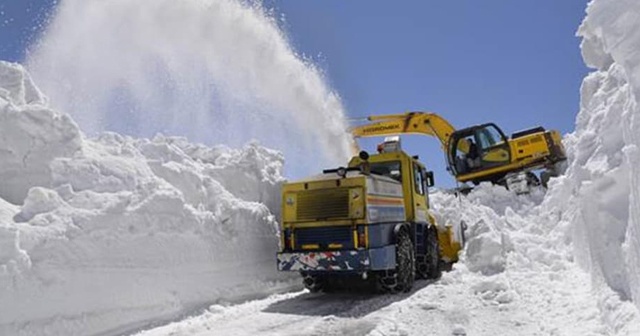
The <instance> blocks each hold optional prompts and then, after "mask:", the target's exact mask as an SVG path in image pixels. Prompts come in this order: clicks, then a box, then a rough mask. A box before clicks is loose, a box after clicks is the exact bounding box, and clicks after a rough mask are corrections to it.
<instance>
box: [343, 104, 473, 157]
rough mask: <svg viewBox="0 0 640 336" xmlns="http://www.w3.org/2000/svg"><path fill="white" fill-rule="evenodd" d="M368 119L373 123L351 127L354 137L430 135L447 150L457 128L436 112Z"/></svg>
mask: <svg viewBox="0 0 640 336" xmlns="http://www.w3.org/2000/svg"><path fill="white" fill-rule="evenodd" d="M366 120H367V121H371V123H369V124H365V125H360V126H355V127H352V128H351V134H352V135H353V137H354V138H356V139H357V138H362V137H374V136H387V135H400V134H422V135H429V136H433V137H436V138H437V139H438V140H440V144H441V145H442V148H443V150H444V151H445V152H446V151H447V149H448V148H449V140H450V138H451V134H453V132H455V128H453V126H451V124H450V123H449V122H448V121H447V120H445V119H444V118H442V117H441V116H439V115H437V114H435V113H426V112H407V113H404V114H387V115H377V116H369V117H367V118H366ZM465 144H466V143H465ZM461 150H463V151H464V152H465V153H466V152H467V151H468V149H467V148H461Z"/></svg>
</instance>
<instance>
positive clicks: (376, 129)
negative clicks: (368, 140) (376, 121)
mask: <svg viewBox="0 0 640 336" xmlns="http://www.w3.org/2000/svg"><path fill="white" fill-rule="evenodd" d="M399 128H400V125H389V126H376V127H370V128H365V129H363V130H362V133H373V132H380V131H393V130H395V129H399Z"/></svg>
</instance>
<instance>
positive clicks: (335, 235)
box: [295, 226, 353, 249]
mask: <svg viewBox="0 0 640 336" xmlns="http://www.w3.org/2000/svg"><path fill="white" fill-rule="evenodd" d="M295 237H296V246H298V247H300V246H302V245H308V244H309V245H313V244H318V246H319V247H320V248H321V249H326V248H327V247H328V246H329V244H340V245H342V248H343V249H349V248H353V231H352V230H351V227H350V226H329V227H317V228H307V229H297V230H296V231H295Z"/></svg>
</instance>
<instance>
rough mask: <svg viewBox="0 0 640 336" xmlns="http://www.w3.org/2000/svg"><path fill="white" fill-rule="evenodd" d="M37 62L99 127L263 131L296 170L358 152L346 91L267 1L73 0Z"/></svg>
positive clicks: (33, 57)
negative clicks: (295, 41) (301, 52)
mask: <svg viewBox="0 0 640 336" xmlns="http://www.w3.org/2000/svg"><path fill="white" fill-rule="evenodd" d="M28 68H29V70H30V71H31V73H32V75H33V77H34V78H35V79H36V80H37V82H38V83H40V86H41V87H42V89H43V90H44V92H47V93H48V94H49V96H50V99H51V104H52V106H53V107H54V108H57V109H60V110H62V111H65V112H68V113H71V114H72V116H73V117H74V119H75V120H76V121H77V122H78V123H79V124H80V125H81V127H82V129H83V130H84V131H85V132H87V133H89V134H96V133H97V132H101V131H115V132H119V133H123V134H129V135H133V136H143V137H151V136H153V135H155V134H156V133H157V132H160V133H165V134H170V135H184V136H187V137H188V138H189V139H191V140H193V141H199V142H204V143H207V144H214V143H225V144H229V145H232V146H239V145H242V144H244V143H245V142H247V141H250V140H252V139H257V140H259V141H260V142H261V143H262V144H264V145H267V146H270V147H274V148H277V149H280V150H282V151H283V152H284V153H285V155H286V156H287V157H289V158H291V162H292V164H291V166H290V168H288V169H291V168H293V167H294V164H293V163H295V171H290V172H289V173H293V175H299V174H307V173H309V172H310V170H317V169H319V168H320V167H319V165H321V166H327V165H336V164H340V163H344V160H345V159H346V158H347V155H348V154H349V149H350V147H349V145H350V140H349V137H348V136H347V134H346V132H345V130H346V122H345V118H344V111H343V106H342V103H341V101H340V97H339V96H338V95H337V94H336V93H334V92H332V91H331V89H330V88H329V87H328V86H327V85H326V83H325V81H324V79H323V76H322V74H321V72H320V71H319V70H318V69H317V68H316V67H315V66H313V65H311V64H309V63H308V62H305V61H304V60H302V59H301V58H300V57H298V56H297V55H296V53H295V52H294V50H292V48H291V46H290V45H289V43H288V41H287V39H286V37H285V35H284V34H283V32H282V31H280V30H279V29H278V26H277V23H276V22H275V20H274V19H273V17H272V16H270V15H267V14H266V12H265V10H264V9H263V8H262V7H261V6H260V5H255V4H254V5H247V4H246V3H244V2H239V1H234V0H189V1H174V0H135V1H134V0H110V1H98V0H63V1H62V2H61V3H60V4H59V5H58V8H57V12H56V14H55V16H54V18H53V20H52V21H51V23H50V25H49V27H48V28H47V30H46V32H45V33H44V34H43V36H42V37H41V38H40V40H39V41H38V43H36V44H35V45H34V46H33V47H32V50H31V53H30V56H29V60H28Z"/></svg>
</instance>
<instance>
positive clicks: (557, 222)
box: [433, 0, 640, 335]
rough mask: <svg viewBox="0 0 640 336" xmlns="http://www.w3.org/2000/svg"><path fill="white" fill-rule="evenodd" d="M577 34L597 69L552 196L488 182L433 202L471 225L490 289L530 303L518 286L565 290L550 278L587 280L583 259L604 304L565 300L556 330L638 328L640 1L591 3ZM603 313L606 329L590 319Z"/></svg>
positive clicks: (477, 267)
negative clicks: (591, 306) (593, 309)
mask: <svg viewBox="0 0 640 336" xmlns="http://www.w3.org/2000/svg"><path fill="white" fill-rule="evenodd" d="M578 35H579V36H580V37H582V39H583V40H582V44H581V50H582V54H583V58H584V61H585V63H586V64H587V65H588V66H589V67H591V68H593V69H595V71H594V72H592V73H590V74H589V75H588V76H587V77H586V78H585V79H584V81H583V84H582V87H581V101H580V111H579V113H578V115H577V117H576V128H575V131H574V132H573V133H571V134H568V135H566V136H565V138H564V143H565V146H566V149H567V153H568V157H569V159H568V162H569V167H568V170H567V172H566V174H565V175H564V176H562V177H559V178H555V179H552V181H551V183H550V188H549V190H548V191H547V193H546V195H539V194H534V195H531V196H528V197H522V196H520V197H518V199H517V200H513V195H510V194H509V193H508V192H507V191H506V190H501V188H494V187H491V186H487V185H485V186H482V187H481V188H479V189H478V190H475V191H474V192H472V193H471V194H470V195H469V196H468V197H467V198H464V199H461V200H459V199H456V198H454V197H453V196H451V195H447V194H443V193H438V194H436V195H434V197H433V202H434V206H435V210H436V211H437V212H438V216H439V217H440V220H441V221H452V222H457V221H459V220H464V221H465V222H466V223H467V224H468V225H469V230H468V231H467V236H468V242H467V243H468V244H467V247H466V249H465V253H464V255H463V264H461V265H459V267H460V268H461V269H464V270H469V271H471V272H473V273H478V274H482V275H484V276H485V277H486V279H485V280H482V281H485V283H484V285H482V286H480V287H483V289H482V291H484V290H485V289H486V287H487V284H490V286H489V287H492V288H493V287H497V288H501V289H500V290H498V291H497V292H498V293H502V294H500V295H502V296H503V297H504V296H507V297H508V300H513V299H514V297H517V298H518V300H521V301H520V302H521V304H522V305H524V306H526V302H525V301H527V298H526V297H523V296H522V295H520V296H519V295H518V294H517V293H523V292H526V290H523V286H527V287H531V286H538V287H539V290H538V292H539V293H541V294H540V295H541V296H544V295H552V294H553V295H557V292H560V293H561V292H562V290H560V291H557V292H556V293H555V294H554V293H551V292H549V291H547V290H546V288H545V286H556V287H558V288H562V286H566V285H567V284H570V283H573V284H574V285H575V286H584V285H585V284H581V283H580V282H579V281H577V280H575V279H573V278H579V277H580V272H576V271H575V270H572V268H573V267H574V266H573V265H578V266H579V267H580V269H582V270H583V271H586V274H589V276H590V279H589V282H588V284H587V285H588V286H590V287H591V291H592V293H594V294H595V297H596V298H597V301H598V304H597V307H598V310H599V311H598V312H597V313H594V314H591V313H589V312H585V315H583V316H580V314H576V313H575V312H576V311H580V310H586V309H587V308H588V305H584V307H583V308H580V305H579V301H580V298H577V297H576V298H562V299H561V300H563V301H567V302H571V304H572V305H573V306H574V307H571V308H567V309H564V308H563V309H562V311H559V312H558V313H559V316H562V318H564V319H565V321H563V322H562V323H549V325H555V326H563V325H564V328H566V329H563V330H555V331H553V332H559V333H560V334H576V335H580V334H589V332H590V331H591V332H592V331H593V330H602V332H604V333H605V334H609V335H639V334H640V313H639V311H640V107H639V105H638V101H639V99H640V2H638V1H636V0H622V1H620V0H594V1H592V2H591V3H590V4H589V6H588V8H587V16H586V18H585V19H584V21H583V23H582V25H581V26H580V28H579V29H578ZM505 193H506V194H505ZM527 272H530V274H529V275H526V274H527ZM463 273H464V272H463ZM516 274H520V275H522V277H520V278H518V276H517V275H516ZM540 274H542V275H545V276H546V274H548V279H547V281H546V282H545V283H544V284H542V283H536V282H535V281H534V280H533V279H536V278H539V275H540ZM496 279H497V280H496ZM500 279H502V280H500ZM467 280H468V279H467ZM559 280H560V281H559ZM481 283H482V282H481ZM497 284H498V285H497ZM518 287H519V288H518ZM495 292H496V291H493V290H489V291H488V293H489V294H492V293H493V294H492V295H494V296H496V295H498V294H496V293H495ZM505 293H506V294H505ZM557 299H559V298H557V297H552V296H549V299H548V300H541V301H536V300H531V302H530V304H532V305H537V306H539V307H543V309H549V310H550V311H553V310H551V309H552V308H553V307H551V305H550V304H549V302H550V301H551V300H557ZM532 314H533V315H535V314H536V312H535V311H534V312H532ZM543 315H544V314H541V315H540V316H541V320H545V316H543ZM595 316H597V318H596V319H595V320H594V317H595ZM547 317H548V316H547ZM572 317H573V318H575V319H574V320H572V319H571V318H572ZM596 320H597V321H599V323H602V327H601V328H600V329H599V327H598V326H597V325H591V326H589V324H592V323H593V321H596ZM602 328H604V329H602ZM581 332H582V333H581ZM552 334H553V333H552Z"/></svg>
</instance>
